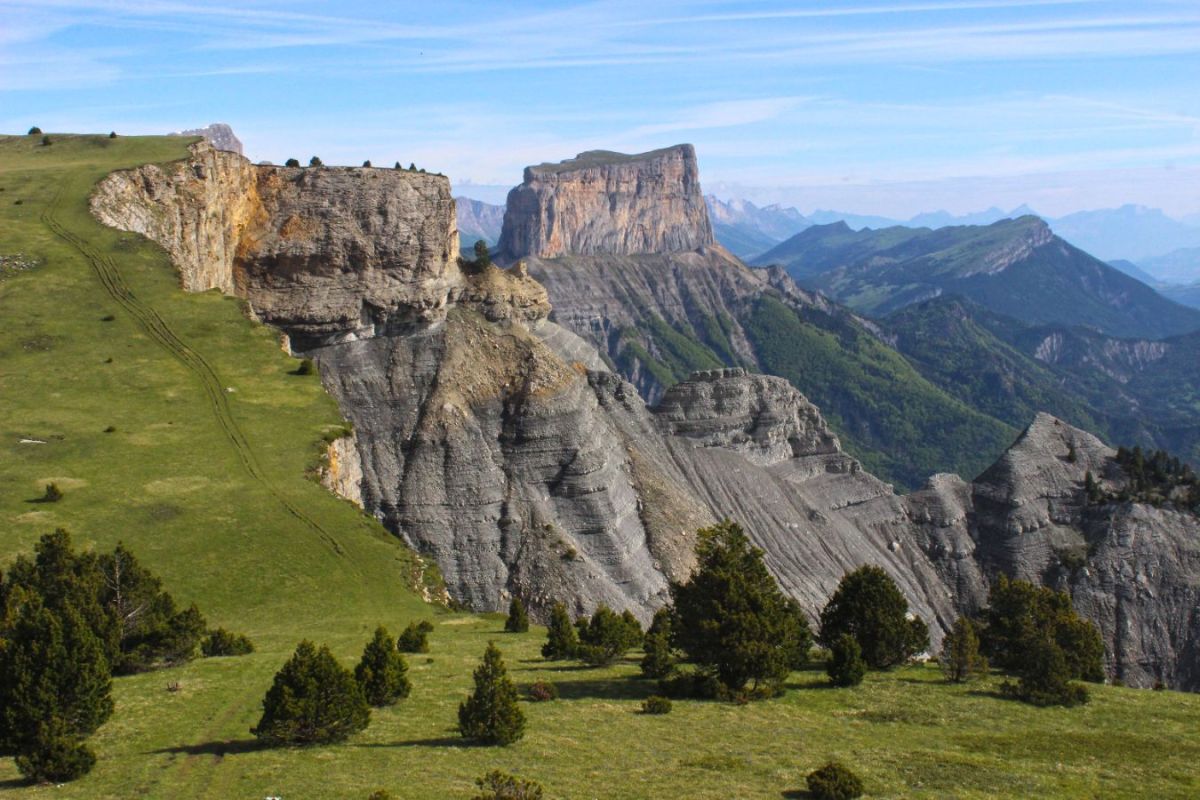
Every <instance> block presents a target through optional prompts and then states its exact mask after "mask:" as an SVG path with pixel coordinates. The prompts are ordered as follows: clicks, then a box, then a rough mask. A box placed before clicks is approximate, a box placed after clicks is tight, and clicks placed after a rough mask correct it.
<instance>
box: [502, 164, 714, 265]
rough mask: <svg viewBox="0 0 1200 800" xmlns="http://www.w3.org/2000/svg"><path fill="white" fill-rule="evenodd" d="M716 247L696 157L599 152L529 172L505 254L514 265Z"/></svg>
mask: <svg viewBox="0 0 1200 800" xmlns="http://www.w3.org/2000/svg"><path fill="white" fill-rule="evenodd" d="M713 241H714V240H713V233H712V226H711V225H710V224H709V221H708V210H707V208H706V207H705V204H704V195H703V194H701V192H700V170H699V167H698V166H697V165H696V151H695V148H693V147H692V146H691V145H690V144H681V145H676V146H674V147H667V148H664V149H662V150H655V151H653V152H650V153H642V154H640V155H635V156H629V155H624V154H622V153H612V152H608V151H606V150H593V151H590V152H587V153H580V154H579V155H577V156H576V157H575V158H573V159H569V160H567V161H563V162H560V163H558V164H540V165H538V166H535V167H526V168H525V179H524V182H523V183H522V184H521V185H520V186H518V187H516V188H515V189H513V190H512V191H511V192H509V195H508V201H507V203H506V205H505V210H504V228H503V230H502V232H501V234H500V244H499V250H500V253H501V254H502V256H503V257H505V258H509V259H518V258H524V257H526V256H537V257H540V258H554V257H555V256H560V255H563V254H566V253H574V254H576V255H594V254H606V255H636V254H639V253H666V252H682V251H688V250H696V249H698V248H702V247H707V246H710V245H712V244H713Z"/></svg>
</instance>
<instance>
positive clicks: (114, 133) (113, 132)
mask: <svg viewBox="0 0 1200 800" xmlns="http://www.w3.org/2000/svg"><path fill="white" fill-rule="evenodd" d="M108 138H110V139H115V138H117V132H116V131H109V132H108Z"/></svg>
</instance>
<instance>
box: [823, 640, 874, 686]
mask: <svg viewBox="0 0 1200 800" xmlns="http://www.w3.org/2000/svg"><path fill="white" fill-rule="evenodd" d="M825 672H826V673H828V674H829V680H830V681H831V682H832V683H833V685H834V686H858V685H859V684H860V683H862V679H863V676H864V675H866V674H867V662H866V661H865V660H863V656H862V647H860V646H859V644H858V640H857V639H855V638H854V637H853V636H851V635H850V634H848V633H843V634H841V635H839V636H838V638H837V639H835V640H834V642H833V647H831V648H830V651H829V661H828V662H826V664H825Z"/></svg>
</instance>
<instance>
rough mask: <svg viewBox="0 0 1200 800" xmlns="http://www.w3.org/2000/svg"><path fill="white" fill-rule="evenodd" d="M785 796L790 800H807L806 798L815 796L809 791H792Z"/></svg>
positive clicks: (785, 793)
mask: <svg viewBox="0 0 1200 800" xmlns="http://www.w3.org/2000/svg"><path fill="white" fill-rule="evenodd" d="M783 796H784V797H786V798H788V800H805V798H809V797H812V796H813V794H812V792H810V791H808V790H807V789H790V790H788V791H786V792H784V793H783Z"/></svg>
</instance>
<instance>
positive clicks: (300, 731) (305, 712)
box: [250, 641, 371, 746]
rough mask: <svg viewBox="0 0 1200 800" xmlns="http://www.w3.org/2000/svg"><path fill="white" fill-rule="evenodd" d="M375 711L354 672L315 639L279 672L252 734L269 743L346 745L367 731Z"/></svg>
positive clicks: (298, 648) (304, 642)
mask: <svg viewBox="0 0 1200 800" xmlns="http://www.w3.org/2000/svg"><path fill="white" fill-rule="evenodd" d="M370 719H371V709H370V707H368V706H367V701H366V699H365V698H364V697H363V693H362V690H361V689H359V686H358V682H357V681H355V680H354V676H353V675H352V674H350V670H348V669H346V668H345V667H343V666H342V665H341V664H339V663H338V661H337V659H336V658H334V657H333V654H332V653H330V652H329V648H328V647H325V646H324V645H322V646H321V649H320V650H318V649H317V648H316V646H315V645H314V644H313V643H312V642H309V641H303V642H301V643H300V644H299V645H298V646H297V647H296V652H295V654H294V655H293V656H292V657H291V659H289V660H288V662H287V663H286V664H284V665H283V668H282V669H281V670H279V672H277V673H276V674H275V682H274V684H272V686H271V688H270V689H269V690H268V691H267V695H266V697H264V698H263V714H262V718H261V719H260V720H259V722H258V725H257V726H255V727H254V728H252V729H251V730H250V732H251V733H253V734H254V735H255V736H257V737H258V739H259V741H261V742H264V743H265V744H268V745H276V746H277V745H308V744H329V743H332V742H341V741H345V740H346V739H348V738H350V736H352V735H353V734H355V733H358V732H359V731H361V730H363V729H364V728H366V727H367V723H368V722H369V721H370Z"/></svg>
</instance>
